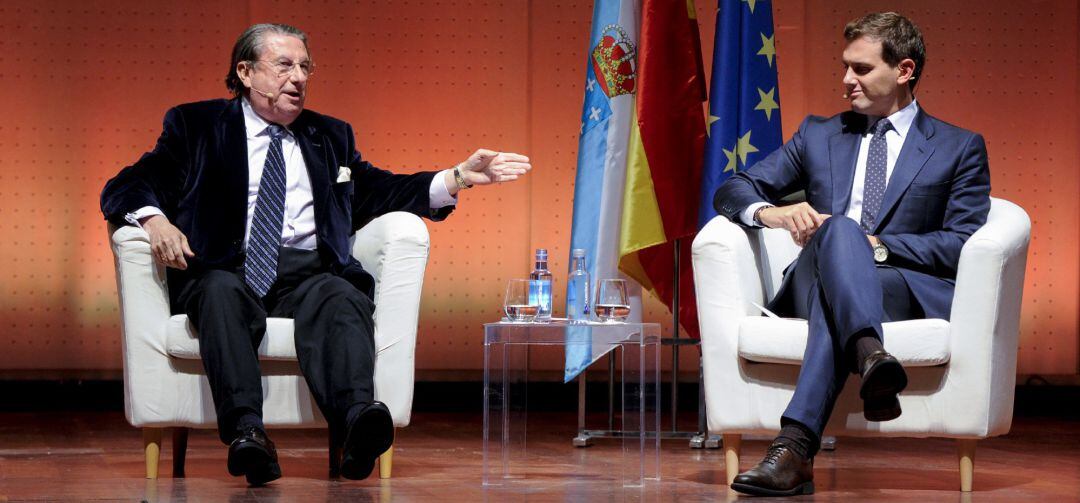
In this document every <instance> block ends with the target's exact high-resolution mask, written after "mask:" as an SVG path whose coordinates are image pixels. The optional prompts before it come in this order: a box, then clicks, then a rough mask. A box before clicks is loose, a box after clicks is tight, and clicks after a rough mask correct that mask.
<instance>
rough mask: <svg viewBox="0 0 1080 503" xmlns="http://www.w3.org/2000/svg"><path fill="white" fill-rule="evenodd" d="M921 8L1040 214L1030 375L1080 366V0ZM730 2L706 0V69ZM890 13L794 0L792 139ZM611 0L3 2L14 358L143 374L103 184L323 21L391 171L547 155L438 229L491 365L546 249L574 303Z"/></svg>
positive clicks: (464, 339) (982, 126)
mask: <svg viewBox="0 0 1080 503" xmlns="http://www.w3.org/2000/svg"><path fill="white" fill-rule="evenodd" d="M902 7H903V9H904V11H903V12H904V13H905V14H907V15H909V16H911V17H912V18H913V19H914V20H915V21H916V22H917V23H918V24H919V25H920V26H921V27H922V29H923V32H924V34H925V36H926V40H927V45H928V64H927V69H926V72H925V73H924V74H923V82H922V83H921V84H920V85H919V90H918V99H919V101H920V103H921V104H922V106H923V107H924V108H925V109H926V110H928V111H930V112H931V113H933V114H935V115H936V116H938V117H940V118H942V119H944V120H946V121H949V122H952V123H955V124H958V125H961V126H963V127H966V128H968V129H972V130H975V131H979V132H981V133H983V134H984V135H985V137H986V141H987V145H988V149H989V152H990V162H991V170H992V173H993V193H994V195H995V196H998V197H1003V198H1006V199H1010V200H1012V201H1015V202H1017V203H1018V204H1020V205H1021V206H1023V207H1024V208H1025V209H1027V211H1028V212H1029V213H1030V214H1031V216H1032V218H1033V220H1034V224H1035V225H1034V237H1033V241H1032V248H1031V255H1030V259H1029V269H1028V275H1027V277H1028V280H1027V285H1026V290H1025V301H1024V308H1023V320H1022V325H1021V330H1022V337H1021V340H1022V343H1021V348H1020V369H1019V371H1020V372H1021V373H1075V372H1076V371H1077V363H1078V351H1080V348H1078V337H1077V328H1078V325H1080V293H1078V290H1080V268H1078V261H1077V253H1076V251H1075V250H1076V249H1077V245H1080V243H1078V235H1077V229H1078V223H1080V219H1078V217H1080V206H1078V204H1080V203H1077V197H1076V194H1077V193H1080V171H1078V170H1077V166H1078V163H1080V155H1078V146H1077V136H1078V126H1077V124H1078V115H1077V111H1076V110H1077V102H1076V101H1077V94H1080V84H1078V79H1077V67H1078V66H1080V58H1078V50H1077V45H1078V41H1077V31H1078V28H1080V26H1078V25H1080V18H1078V12H1077V5H1076V3H1075V2H1071V1H1041V2H1026V3H1018V2H1006V1H994V2H976V1H973V0H963V1H957V2H940V1H908V2H904V3H903V5H902ZM714 8H715V4H714V3H713V2H712V1H698V5H697V11H698V19H699V22H700V26H701V33H702V39H703V41H704V42H705V43H704V45H703V53H704V57H705V61H706V65H707V67H708V66H711V56H712V42H711V41H712V38H713V32H714V26H713V23H714ZM889 8H897V5H896V3H895V2H878V1H874V2H858V1H854V0H844V1H824V0H805V1H798V0H787V1H779V2H777V5H775V6H774V16H775V19H776V33H777V37H776V39H777V50H778V55H777V58H778V62H779V63H778V68H779V71H780V96H781V104H782V106H783V109H782V110H783V121H784V132H785V136H790V133H791V131H793V130H794V128H795V127H796V126H797V125H798V123H799V122H800V121H801V120H802V118H803V117H804V116H805V115H806V114H808V113H814V114H818V115H829V114H832V113H836V112H839V111H841V110H842V109H843V107H844V105H845V103H844V102H843V101H842V100H841V99H840V97H839V95H840V93H841V86H840V76H841V67H840V62H839V56H840V52H841V51H842V48H843V40H842V37H841V30H842V28H843V25H844V23H846V22H847V21H848V20H850V19H851V18H854V17H856V16H857V15H860V14H862V13H864V12H866V11H869V10H873V9H889ZM591 14H592V2H589V1H587V0H545V1H541V0H532V1H526V0H519V1H502V2H500V1H481V0H473V1H449V0H444V1H437V0H427V1H416V0H407V1H405V0H399V1H395V2H376V1H366V2H344V1H340V2H334V1H290V2H285V1H281V2H277V1H254V0H253V1H249V2H234V3H219V2H165V1H162V0H144V1H110V2H104V1H90V2H33V1H26V0H7V1H5V2H3V3H0V33H3V35H2V36H0V78H2V79H3V81H4V82H5V84H6V93H7V99H5V100H4V104H5V106H4V112H5V113H4V119H5V120H3V121H0V236H3V239H2V240H0V263H2V264H4V267H3V268H2V269H0V271H2V272H0V327H2V328H3V330H2V331H0V368H3V369H59V368H73V369H116V368H119V367H120V352H119V327H118V316H119V315H118V310H117V300H116V292H115V280H114V275H113V266H112V257H111V254H110V252H109V249H108V244H107V241H106V232H105V224H104V222H103V221H102V219H101V216H100V213H99V211H98V195H99V193H100V190H101V187H102V185H103V184H104V182H105V180H107V179H108V178H109V177H111V176H113V175H114V174H115V173H116V172H117V171H118V170H119V169H120V168H121V167H123V166H125V165H127V164H129V163H131V162H132V161H134V160H135V159H137V158H138V156H139V155H141V153H142V152H144V151H146V150H148V149H149V148H151V147H152V145H153V143H154V141H155V139H156V138H157V136H158V134H159V133H160V124H161V118H162V116H163V114H164V112H165V110H167V109H168V108H169V107H170V106H173V105H176V104H178V103H182V102H188V101H196V100H202V99H209V98H215V97H223V96H225V95H226V91H225V88H224V85H223V78H224V75H225V73H226V70H227V63H228V52H229V50H230V48H231V46H232V43H233V41H234V40H235V38H236V36H237V35H239V33H240V32H241V31H242V30H243V29H244V28H246V27H247V26H248V25H250V24H252V23H255V22H264V21H283V22H288V23H291V24H294V25H296V26H298V27H300V28H302V29H304V30H305V31H307V32H308V34H309V35H310V38H311V50H312V54H313V56H314V59H315V60H316V61H317V62H318V65H319V68H318V72H317V74H316V75H315V76H314V77H313V81H312V84H311V87H310V94H309V100H308V106H309V107H310V108H312V109H314V110H317V111H320V112H323V113H327V114H330V115H333V116H336V117H339V118H341V119H344V120H347V121H349V122H350V123H351V124H352V125H353V127H354V129H355V131H356V134H357V143H358V145H359V147H360V149H361V151H362V152H363V154H364V155H365V157H366V158H368V159H370V160H371V161H372V162H374V163H375V164H377V165H379V166H381V167H385V168H388V169H392V170H395V171H399V172H414V171H418V170H429V169H440V168H443V167H449V166H452V165H453V164H455V163H457V162H459V161H460V160H462V159H464V158H465V157H466V156H467V155H468V154H469V153H471V152H472V151H473V150H474V149H475V148H479V147H486V148H492V149H496V150H503V151H517V152H522V153H526V154H528V155H530V156H531V157H532V160H533V163H534V166H535V171H534V172H533V174H532V175H530V176H529V177H527V179H526V180H524V181H522V182H519V183H514V184H505V185H501V186H496V187H487V188H482V189H480V190H474V191H470V192H467V193H465V194H464V195H463V196H462V199H461V203H460V205H459V209H458V210H457V212H456V213H455V214H454V215H453V216H452V217H451V218H450V219H448V220H447V221H446V222H442V223H439V224H430V225H429V229H430V230H431V234H432V255H431V261H430V263H429V267H428V274H427V278H426V282H425V285H424V295H423V304H422V314H421V319H420V335H419V344H418V348H417V367H418V369H421V370H424V369H436V370H437V369H445V370H455V369H460V370H475V369H479V368H481V366H482V348H481V344H480V339H481V325H482V323H484V322H487V321H490V320H493V319H495V318H497V317H498V316H499V306H500V303H501V298H502V293H503V287H504V285H505V281H506V280H507V279H508V278H511V277H523V276H524V275H525V274H527V272H528V270H529V269H530V262H529V260H530V255H531V251H532V250H533V249H534V248H537V247H546V248H548V249H549V250H550V252H551V264H550V266H551V269H552V271H553V272H554V273H555V278H556V280H557V285H556V288H555V293H556V296H555V305H556V306H558V307H557V312H561V305H562V303H563V301H564V298H563V291H562V290H563V288H564V285H563V280H564V278H565V273H566V268H567V258H568V254H569V250H568V246H569V238H570V236H569V233H570V217H571V208H572V198H573V185H574V170H575V162H576V155H577V135H578V126H579V118H580V107H581V99H582V96H583V82H582V81H583V76H582V74H583V71H584V64H585V59H584V58H585V51H586V45H587V43H588V42H587V37H588V30H589V27H590V22H591V19H590V18H591ZM707 73H708V72H707ZM645 309H646V311H645V318H646V319H647V320H650V321H659V322H661V323H662V324H663V325H664V332H665V334H670V332H671V320H670V314H668V313H667V310H666V309H665V308H664V307H663V306H662V305H661V304H660V303H659V302H656V301H655V300H649V301H647V302H646V306H645ZM693 353H694V352H693V351H686V354H685V355H684V359H683V362H682V363H683V368H684V369H692V368H693V366H694V365H695V364H696V355H695V354H693ZM535 363H537V364H538V366H539V367H541V368H550V369H557V368H559V366H560V363H561V362H560V361H559V359H558V358H556V357H544V358H542V359H541V360H540V361H538V362H535Z"/></svg>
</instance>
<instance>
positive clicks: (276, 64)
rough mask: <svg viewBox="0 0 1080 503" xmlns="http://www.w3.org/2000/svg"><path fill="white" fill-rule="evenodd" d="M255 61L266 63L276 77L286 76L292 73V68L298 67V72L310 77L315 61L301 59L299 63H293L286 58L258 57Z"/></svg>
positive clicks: (313, 71)
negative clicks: (273, 59) (267, 58)
mask: <svg viewBox="0 0 1080 503" xmlns="http://www.w3.org/2000/svg"><path fill="white" fill-rule="evenodd" d="M255 63H266V64H267V65H270V69H271V70H272V71H273V72H274V73H276V74H277V76H278V77H287V76H289V75H292V72H293V68H299V69H300V74H302V75H303V76H305V77H310V76H311V75H312V74H313V73H315V63H314V62H313V61H301V62H299V63H293V62H292V61H289V60H287V59H283V60H278V61H269V60H265V59H260V60H258V61H255Z"/></svg>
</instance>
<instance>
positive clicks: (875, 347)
mask: <svg viewBox="0 0 1080 503" xmlns="http://www.w3.org/2000/svg"><path fill="white" fill-rule="evenodd" d="M849 347H850V348H851V350H849V353H851V354H852V355H853V358H855V364H854V365H852V369H854V370H855V372H856V373H859V374H862V364H863V362H864V361H866V357H867V356H870V355H871V354H873V353H874V351H881V350H884V349H885V347H884V346H882V345H881V340H880V339H878V338H877V334H876V333H874V331H873V330H868V331H866V335H863V336H861V337H857V338H856V339H855V340H853V341H851V342H850V343H849Z"/></svg>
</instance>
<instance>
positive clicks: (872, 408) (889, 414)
mask: <svg viewBox="0 0 1080 503" xmlns="http://www.w3.org/2000/svg"><path fill="white" fill-rule="evenodd" d="M900 412H901V411H900V400H899V399H898V398H896V395H889V396H885V397H881V398H867V399H866V400H863V417H865V418H866V420H867V421H879V422H880V421H892V420H893V419H896V418H898V417H900Z"/></svg>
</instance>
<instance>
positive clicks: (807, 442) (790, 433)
mask: <svg viewBox="0 0 1080 503" xmlns="http://www.w3.org/2000/svg"><path fill="white" fill-rule="evenodd" d="M781 423H782V424H783V427H782V428H781V429H780V434H779V435H777V436H776V440H774V441H773V442H774V443H780V444H784V445H786V446H788V447H789V448H791V450H793V451H795V452H796V453H798V454H799V455H800V456H802V457H804V458H806V459H810V458H812V457H814V455H815V454H817V452H818V449H820V448H821V440H820V439H819V438H818V436H817V434H816V433H814V432H812V431H810V428H807V427H806V426H804V425H803V424H802V423H800V422H798V421H793V420H790V419H787V418H783V419H782V420H781Z"/></svg>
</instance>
